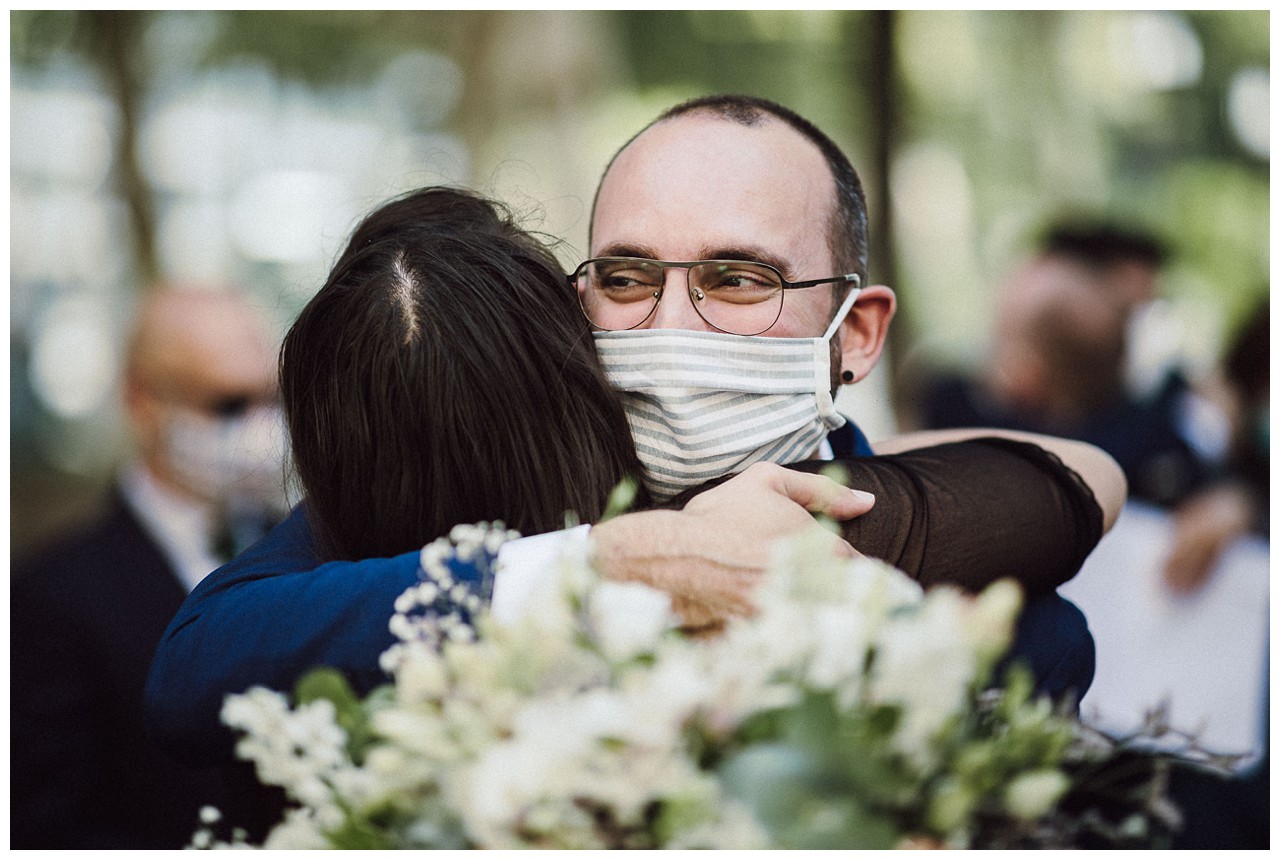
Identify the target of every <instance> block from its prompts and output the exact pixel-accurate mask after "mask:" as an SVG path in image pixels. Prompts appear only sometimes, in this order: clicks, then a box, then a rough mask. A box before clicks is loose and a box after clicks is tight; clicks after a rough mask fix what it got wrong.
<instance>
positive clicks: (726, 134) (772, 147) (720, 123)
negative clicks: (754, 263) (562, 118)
mask: <svg viewBox="0 0 1280 860" xmlns="http://www.w3.org/2000/svg"><path fill="white" fill-rule="evenodd" d="M834 204H835V183H834V180H833V178H832V175H831V172H830V168H829V167H828V166H827V164H826V160H825V159H824V157H823V156H822V153H821V151H820V150H819V149H818V148H817V146H816V145H814V144H813V143H812V142H811V141H809V140H808V139H807V138H805V137H804V136H803V135H801V134H800V133H799V132H797V131H796V130H795V129H793V128H791V127H790V126H789V125H787V124H786V123H784V122H782V121H780V120H777V119H775V118H772V117H769V116H767V115H765V116H762V118H761V119H760V120H759V121H758V122H756V123H754V124H752V125H743V124H741V123H739V122H736V121H734V120H730V119H726V118H723V117H719V116H716V115H713V114H708V113H702V112H698V113H694V114H689V115H682V116H678V117H673V118H671V119H667V120H663V121H661V122H659V123H656V124H655V125H653V126H651V127H650V128H648V129H646V130H645V131H644V132H643V133H642V134H640V135H639V136H638V137H636V139H635V140H633V141H632V142H631V143H630V144H629V145H628V146H627V147H626V148H625V149H623V150H622V152H620V153H619V154H618V157H617V158H616V159H615V160H614V162H613V164H612V165H611V166H610V168H609V170H608V172H607V173H606V175H605V177H604V178H603V179H602V181H601V187H600V192H599V194H598V196H597V200H596V210H595V217H594V218H593V222H592V248H593V252H598V251H599V249H600V248H601V247H603V246H604V245H606V244H611V243H613V242H615V241H617V240H621V241H623V242H635V241H639V240H641V239H643V238H644V236H646V235H648V234H650V233H652V232H653V231H652V230H650V229H648V228H649V227H651V226H655V225H653V224H652V222H654V221H658V220H661V221H662V222H663V226H666V227H668V228H669V227H670V226H671V225H670V222H671V221H672V220H673V219H674V220H676V221H679V222H681V229H682V230H684V231H685V238H687V239H688V245H689V247H693V246H694V245H696V246H698V248H699V250H701V249H702V248H704V247H710V246H721V245H723V246H733V245H735V244H746V245H750V244H752V243H755V244H759V245H762V246H772V245H775V244H776V243H777V242H779V241H788V240H789V239H790V238H791V237H792V236H793V234H796V233H806V234H810V235H812V234H814V233H815V232H818V233H821V232H822V231H823V230H824V228H825V226H826V224H827V222H828V218H829V216H830V214H831V212H832V211H833V208H834ZM663 232H664V233H665V234H667V235H668V236H669V233H670V231H669V230H664V231H663ZM695 232H696V235H694V233H695ZM615 233H617V234H618V235H614V234H615Z"/></svg>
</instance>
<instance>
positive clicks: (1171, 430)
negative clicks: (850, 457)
mask: <svg viewBox="0 0 1280 860" xmlns="http://www.w3.org/2000/svg"><path fill="white" fill-rule="evenodd" d="M1163 257H1164V255H1163V251H1162V249H1161V248H1160V246H1159V245H1158V244H1157V243H1155V241H1154V240H1152V239H1149V238H1147V237H1145V236H1142V235H1140V234H1132V233H1128V232H1125V231H1121V230H1118V229H1116V228H1112V227H1108V226H1105V225H1104V226H1099V227H1094V228H1088V229H1081V228H1068V227H1056V228H1054V229H1052V230H1051V231H1049V233H1048V234H1047V236H1046V238H1045V239H1044V241H1043V244H1042V247H1041V248H1040V249H1039V250H1038V251H1037V252H1036V253H1035V254H1034V255H1033V256H1032V257H1031V258H1030V259H1028V260H1026V261H1025V262H1023V263H1021V264H1020V265H1018V266H1017V267H1016V268H1015V269H1014V270H1013V272H1012V273H1011V275H1010V277H1009V278H1008V280H1007V282H1006V284H1005V287H1004V291H1003V294H1002V296H1001V298H1000V303H999V307H998V310H997V315H996V326H995V336H994V339H993V343H992V352H991V356H990V361H989V362H988V365H987V367H986V368H985V369H984V371H983V373H982V376H981V379H979V380H977V381H974V382H970V381H969V380H966V379H963V378H956V377H943V378H941V379H939V380H938V381H936V382H934V383H932V384H931V385H930V386H929V391H927V393H926V394H925V396H924V397H923V398H922V401H923V404H924V411H923V415H922V423H923V424H924V426H926V427H969V426H974V425H976V424H982V425H984V426H994V427H1006V428H1014V429H1021V430H1027V431H1031V432H1037V433H1050V434H1053V435H1055V436H1062V437H1066V438H1071V439H1080V440H1083V441H1085V442H1088V443H1090V444H1093V445H1096V446H1097V447H1099V448H1101V449H1102V450H1104V451H1106V452H1107V453H1109V454H1110V455H1111V456H1112V457H1114V458H1115V459H1116V461H1117V462H1118V463H1119V464H1120V466H1121V468H1122V469H1124V472H1125V477H1126V479H1127V480H1128V483H1129V490H1130V494H1131V496H1132V497H1133V498H1136V499H1141V500H1143V501H1145V502H1148V503H1151V504H1155V505H1158V506H1161V507H1175V506H1176V505H1178V504H1179V503H1180V502H1181V501H1182V500H1183V499H1185V498H1186V497H1187V496H1189V495H1190V494H1191V493H1192V492H1194V491H1195V490H1196V489H1197V488H1198V487H1199V486H1201V485H1202V484H1203V483H1204V481H1205V480H1206V478H1207V477H1208V476H1209V463H1208V458H1207V457H1206V452H1205V451H1203V450H1201V448H1202V446H1201V445H1200V444H1199V442H1198V437H1199V436H1200V435H1202V434H1200V433H1197V432H1196V430H1197V428H1196V426H1195V425H1194V424H1192V423H1190V422H1189V420H1188V416H1196V415H1199V416H1203V415H1205V414H1206V412H1205V405H1204V404H1200V406H1199V408H1196V404H1195V403H1194V402H1193V400H1194V397H1193V396H1192V392H1191V390H1190V388H1189V386H1188V385H1187V383H1186V381H1185V380H1184V379H1183V378H1182V376H1181V374H1179V373H1177V372H1175V371H1172V370H1171V369H1170V368H1168V367H1166V366H1163V365H1161V366H1158V367H1154V366H1153V367H1146V368H1145V370H1143V371H1142V372H1138V371H1137V370H1135V368H1142V367H1144V365H1149V364H1150V363H1151V362H1150V361H1149V360H1147V359H1144V358H1143V355H1144V354H1146V353H1150V352H1151V350H1150V349H1144V348H1143V347H1142V346H1141V343H1140V342H1141V341H1143V340H1151V339H1153V338H1154V339H1155V340H1166V341H1167V339H1168V338H1167V332H1166V333H1156V334H1154V335H1152V336H1145V337H1144V336H1139V337H1137V338H1136V340H1137V341H1138V342H1135V332H1140V331H1142V330H1149V328H1150V326H1151V325H1153V324H1158V320H1155V316H1158V314H1155V315H1153V313H1151V312H1143V311H1141V310H1140V309H1142V308H1144V307H1146V308H1152V307H1154V302H1153V301H1152V299H1153V298H1154V290H1155V287H1154V279H1155V273H1156V272H1157V271H1158V268H1159V265H1160V263H1161V261H1162V260H1163ZM1141 319H1146V320H1147V322H1146V323H1143V324H1139V322H1138V321H1139V320H1141ZM1160 349H1161V348H1160V347H1157V351H1159V350H1160ZM1135 353H1137V355H1135ZM1149 358H1150V356H1148V359H1149ZM1136 377H1142V378H1143V380H1144V382H1143V390H1142V391H1138V390H1135V389H1134V387H1133V382H1134V381H1135V378H1136Z"/></svg>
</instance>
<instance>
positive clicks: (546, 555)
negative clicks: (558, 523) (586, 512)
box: [489, 524, 591, 624]
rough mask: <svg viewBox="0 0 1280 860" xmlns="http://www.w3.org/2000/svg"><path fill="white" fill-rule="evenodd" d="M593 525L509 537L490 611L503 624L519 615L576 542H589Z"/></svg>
mask: <svg viewBox="0 0 1280 860" xmlns="http://www.w3.org/2000/svg"><path fill="white" fill-rule="evenodd" d="M590 530H591V526H590V525H587V524H584V525H580V526H575V527H574V528H571V529H564V530H562V531H558V532H547V533H546V534H541V535H533V536H531V537H523V538H517V539H516V540H512V541H507V542H506V543H504V544H503V545H502V548H501V549H499V550H498V571H497V573H496V574H495V575H494V579H493V600H492V602H491V604H490V607H489V614H490V615H491V616H492V617H493V619H494V620H495V621H498V622H501V623H503V624H508V623H511V622H512V621H515V620H516V619H518V618H519V617H520V616H521V615H522V614H523V613H524V611H525V607H526V606H527V605H528V603H529V598H530V596H531V595H532V594H533V593H534V591H536V590H537V588H538V587H539V586H540V585H542V584H543V583H544V582H547V581H548V580H550V579H552V578H553V577H554V576H555V575H556V570H557V567H556V562H557V561H559V559H560V558H561V557H562V556H563V555H564V553H565V552H566V551H567V550H568V549H569V548H570V547H572V546H575V545H577V544H582V543H586V540H587V533H588V532H589V531H590Z"/></svg>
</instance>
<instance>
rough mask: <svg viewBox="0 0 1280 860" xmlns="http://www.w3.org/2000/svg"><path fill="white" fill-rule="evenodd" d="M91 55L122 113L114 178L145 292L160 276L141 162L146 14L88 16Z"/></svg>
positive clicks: (151, 206)
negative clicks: (126, 215)
mask: <svg viewBox="0 0 1280 860" xmlns="http://www.w3.org/2000/svg"><path fill="white" fill-rule="evenodd" d="M83 14H84V16H85V30H86V35H87V36H88V39H89V45H90V53H91V54H92V55H93V57H94V58H95V59H96V60H97V62H98V64H99V66H100V67H101V69H102V72H103V75H104V77H105V78H106V81H107V86H108V88H109V89H110V92H111V94H112V95H113V96H114V97H115V100H116V106H117V107H118V108H119V110H120V124H119V127H118V129H117V132H116V164H115V175H116V180H117V182H118V183H119V185H120V188H119V191H120V196H121V197H123V198H124V200H125V205H126V206H127V207H128V210H129V218H130V226H131V228H132V230H131V232H132V234H133V249H134V264H135V267H136V270H137V273H138V278H139V281H140V283H141V285H142V286H143V288H144V289H148V288H151V287H152V286H154V285H155V284H156V282H157V281H158V280H159V277H160V261H159V259H158V258H157V255H156V217H155V207H154V204H153V201H152V196H151V188H150V186H149V185H148V184H147V181H146V178H145V177H144V176H143V175H142V169H141V167H140V166H139V164H138V127H139V123H140V116H139V112H140V110H141V101H142V96H143V93H142V84H141V78H142V75H141V73H140V72H139V69H138V64H139V62H140V55H141V52H142V47H141V44H140V41H141V40H140V38H139V36H140V34H141V31H142V27H143V25H144V24H145V23H146V18H145V15H144V13H140V12H121V11H101V12H84V13H83Z"/></svg>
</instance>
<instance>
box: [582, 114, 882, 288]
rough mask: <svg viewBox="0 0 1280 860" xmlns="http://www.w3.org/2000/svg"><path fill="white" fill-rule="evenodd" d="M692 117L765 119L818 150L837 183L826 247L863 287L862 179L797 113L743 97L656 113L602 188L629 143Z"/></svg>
mask: <svg viewBox="0 0 1280 860" xmlns="http://www.w3.org/2000/svg"><path fill="white" fill-rule="evenodd" d="M692 113H707V114H711V115H713V116H717V117H720V118H721V119H724V120H727V121H729V122H734V123H737V124H738V125H744V126H754V125H757V124H759V123H760V121H761V120H762V119H764V118H765V117H766V116H771V117H773V118H774V119H778V120H781V121H782V122H784V123H786V124H787V125H788V126H790V127H791V128H793V129H794V130H795V131H797V132H799V133H800V134H801V135H802V136H803V137H804V138H805V139H806V140H808V141H809V142H810V143H812V144H813V145H814V146H816V147H818V150H819V152H821V153H822V157H823V158H824V159H825V160H826V162H827V167H828V169H829V170H830V171H831V177H832V181H833V182H834V184H835V192H836V203H835V209H834V211H833V212H832V213H831V216H830V217H829V219H828V221H827V247H828V248H829V249H830V251H831V257H832V260H833V261H834V262H835V265H836V267H837V268H838V270H839V271H840V273H846V272H856V273H857V274H858V276H859V277H861V278H862V282H863V283H864V284H865V283H866V280H867V200H866V196H865V195H864V194H863V192H862V180H861V179H859V178H858V171H856V170H855V169H854V167H853V164H852V163H851V162H850V161H849V158H848V156H846V155H845V154H844V152H842V151H841V149H840V147H839V146H837V145H836V144H835V142H834V141H833V140H832V139H831V138H830V137H828V136H827V135H826V134H825V133H824V132H823V131H822V130H821V129H819V128H818V127H817V126H815V125H814V124H813V123H811V122H809V120H807V119H805V118H804V117H802V116H800V115H799V114H798V113H796V112H795V111H793V110H791V109H789V108H785V107H783V106H782V105H780V104H778V103H777V102H772V101H769V100H768V99H763V98H759V97H757V96H744V95H710V96H701V97H699V98H695V99H690V100H689V101H685V102H681V103H680V104H678V105H676V106H675V107H672V108H669V109H668V110H666V111H664V112H663V113H662V114H660V115H659V116H658V117H657V119H655V120H653V122H651V123H649V124H648V125H646V126H645V127H644V128H642V129H640V131H638V132H636V133H635V134H634V135H632V137H631V139H630V140H628V141H627V142H626V143H625V144H623V145H622V146H621V147H620V148H619V149H618V151H617V152H615V153H614V155H613V158H611V159H609V164H608V165H607V166H606V167H605V170H604V173H603V174H601V184H602V185H603V184H604V176H606V175H608V173H609V170H610V169H611V168H612V167H613V163H614V161H616V160H617V159H618V156H619V155H621V154H622V151H623V150H625V149H626V148H627V147H628V146H630V145H631V143H632V142H633V141H634V140H635V139H636V138H638V137H639V136H640V135H642V134H644V133H645V132H646V131H648V130H649V129H650V128H652V127H653V126H655V125H657V124H658V123H660V122H663V121H665V120H669V119H674V118H676V117H680V116H686V115H688V114H692ZM599 197H600V189H599V186H597V188H596V200H599ZM594 222H595V203H594V202H593V203H592V223H594ZM835 289H836V290H837V291H838V292H843V289H844V288H843V285H837V287H836V288H835Z"/></svg>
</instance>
